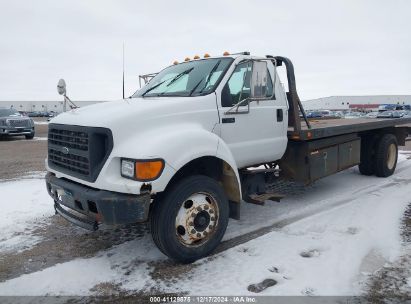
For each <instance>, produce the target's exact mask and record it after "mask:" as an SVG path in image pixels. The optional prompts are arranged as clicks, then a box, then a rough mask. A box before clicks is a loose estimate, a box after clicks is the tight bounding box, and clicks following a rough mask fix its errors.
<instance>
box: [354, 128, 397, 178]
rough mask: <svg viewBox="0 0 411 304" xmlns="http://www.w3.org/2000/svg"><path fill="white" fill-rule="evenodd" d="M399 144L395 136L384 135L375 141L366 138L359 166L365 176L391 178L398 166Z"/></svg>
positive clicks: (362, 144)
mask: <svg viewBox="0 0 411 304" xmlns="http://www.w3.org/2000/svg"><path fill="white" fill-rule="evenodd" d="M397 160H398V143H397V138H396V137H395V136H394V135H393V134H384V135H383V136H382V137H380V138H379V139H378V141H374V140H373V139H371V138H368V139H367V138H364V139H363V140H362V143H361V163H360V165H359V166H358V167H359V169H360V173H361V174H363V175H376V176H378V177H388V176H391V175H392V174H393V173H394V171H395V168H396V166H397Z"/></svg>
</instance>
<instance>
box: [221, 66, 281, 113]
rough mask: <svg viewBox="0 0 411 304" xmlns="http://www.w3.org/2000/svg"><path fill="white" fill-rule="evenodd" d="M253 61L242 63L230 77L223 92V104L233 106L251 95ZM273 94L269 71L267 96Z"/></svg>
mask: <svg viewBox="0 0 411 304" xmlns="http://www.w3.org/2000/svg"><path fill="white" fill-rule="evenodd" d="M251 68H252V63H251V62H245V63H240V64H239V65H237V67H236V68H235V70H234V72H233V74H232V75H231V77H230V79H229V80H228V82H227V83H226V85H225V86H224V88H223V91H222V93H221V105H222V106H223V107H232V106H234V105H235V104H237V103H239V102H240V101H242V100H244V99H246V98H248V97H250V92H251V89H250V87H251V74H252V73H251ZM272 95H273V82H272V78H271V74H270V72H269V71H268V86H267V93H266V97H271V96H272Z"/></svg>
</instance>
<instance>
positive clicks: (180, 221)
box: [151, 175, 229, 263]
mask: <svg viewBox="0 0 411 304" xmlns="http://www.w3.org/2000/svg"><path fill="white" fill-rule="evenodd" d="M228 217H229V204H228V200H227V198H226V196H225V194H224V191H223V189H222V187H221V186H220V185H219V183H218V182H217V181H215V180H214V179H212V178H210V177H207V176H202V175H195V176H189V177H187V178H184V179H182V180H181V181H179V182H177V183H176V184H175V185H173V186H172V187H171V188H170V189H169V190H166V192H165V193H163V194H162V195H161V196H160V198H159V199H158V201H156V202H154V205H153V209H152V213H151V234H152V237H153V240H154V243H155V244H156V245H157V247H158V248H159V249H160V250H161V251H162V252H163V253H164V254H165V255H167V256H168V257H170V258H171V259H173V260H176V261H178V262H181V263H191V262H194V261H195V260H198V259H200V258H202V257H205V256H207V255H209V254H210V253H211V252H212V251H213V250H214V249H215V248H216V247H217V246H218V244H219V243H220V241H221V239H222V237H223V235H224V233H225V230H226V228H227V224H228Z"/></svg>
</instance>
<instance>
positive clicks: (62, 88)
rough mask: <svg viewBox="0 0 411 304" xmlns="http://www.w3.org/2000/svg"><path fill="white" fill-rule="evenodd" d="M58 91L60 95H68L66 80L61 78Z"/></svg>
mask: <svg viewBox="0 0 411 304" xmlns="http://www.w3.org/2000/svg"><path fill="white" fill-rule="evenodd" d="M57 92H58V93H59V94H60V95H66V82H65V81H64V79H60V80H59V82H58V83H57Z"/></svg>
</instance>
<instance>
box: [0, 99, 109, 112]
mask: <svg viewBox="0 0 411 304" xmlns="http://www.w3.org/2000/svg"><path fill="white" fill-rule="evenodd" d="M73 101H74V103H75V104H76V105H77V106H78V107H84V106H88V105H92V104H95V103H99V102H102V101H76V100H73ZM0 107H1V108H14V109H16V110H17V111H24V112H36V111H39V112H42V111H54V112H59V113H60V112H63V100H59V101H56V100H55V101H30V100H26V101H4V100H3V101H0Z"/></svg>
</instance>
